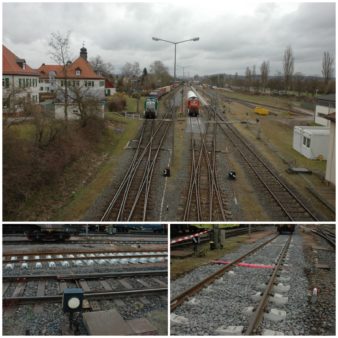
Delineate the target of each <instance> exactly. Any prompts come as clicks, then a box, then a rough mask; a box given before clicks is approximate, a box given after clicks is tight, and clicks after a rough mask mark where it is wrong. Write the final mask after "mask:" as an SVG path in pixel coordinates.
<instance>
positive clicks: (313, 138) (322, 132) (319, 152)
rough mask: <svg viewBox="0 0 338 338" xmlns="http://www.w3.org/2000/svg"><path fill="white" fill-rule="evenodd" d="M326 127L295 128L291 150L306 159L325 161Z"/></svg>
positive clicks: (327, 136)
mask: <svg viewBox="0 0 338 338" xmlns="http://www.w3.org/2000/svg"><path fill="white" fill-rule="evenodd" d="M329 134H330V128H328V127H308V126H295V127H294V130H293V149H295V150H296V151H298V152H299V153H301V154H302V155H303V156H305V157H306V158H308V159H311V160H314V159H323V160H326V159H327V158H328V154H329Z"/></svg>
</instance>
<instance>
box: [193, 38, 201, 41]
mask: <svg viewBox="0 0 338 338" xmlns="http://www.w3.org/2000/svg"><path fill="white" fill-rule="evenodd" d="M199 39H200V38H199V37H196V38H193V39H192V41H198V40H199Z"/></svg>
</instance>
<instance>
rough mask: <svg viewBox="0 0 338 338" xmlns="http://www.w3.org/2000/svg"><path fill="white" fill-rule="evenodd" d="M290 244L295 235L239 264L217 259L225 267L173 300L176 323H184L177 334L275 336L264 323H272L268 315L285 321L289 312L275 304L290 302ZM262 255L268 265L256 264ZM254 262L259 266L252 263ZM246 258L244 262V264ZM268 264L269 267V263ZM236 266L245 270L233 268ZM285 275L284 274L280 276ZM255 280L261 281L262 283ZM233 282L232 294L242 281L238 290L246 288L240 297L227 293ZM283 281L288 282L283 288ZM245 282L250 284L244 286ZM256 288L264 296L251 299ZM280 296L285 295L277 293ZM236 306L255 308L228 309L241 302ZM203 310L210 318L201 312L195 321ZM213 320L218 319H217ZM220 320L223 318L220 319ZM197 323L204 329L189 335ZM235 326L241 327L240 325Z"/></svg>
mask: <svg viewBox="0 0 338 338" xmlns="http://www.w3.org/2000/svg"><path fill="white" fill-rule="evenodd" d="M291 240H292V235H290V236H283V235H277V236H274V237H272V238H269V240H268V241H265V242H264V243H262V244H260V245H259V246H256V247H254V248H253V249H251V250H250V251H248V252H246V253H245V254H243V255H242V256H241V257H238V258H236V259H234V260H231V261H229V262H227V261H222V260H221V261H216V262H215V263H217V264H222V265H223V267H222V268H221V269H219V270H217V271H216V272H214V273H213V274H211V275H209V276H207V277H205V278H204V279H203V280H202V281H200V282H198V283H197V284H196V285H194V286H193V287H191V288H189V289H187V290H185V291H184V292H181V293H180V294H178V295H176V296H175V297H174V298H173V299H171V303H170V304H171V311H172V325H174V326H175V324H179V323H180V325H181V326H176V328H175V327H174V334H179V335H180V334H188V335H189V334H194V335H200V334H203V335H265V334H269V335H274V332H273V331H269V330H268V329H267V330H266V329H265V321H266V320H269V319H267V318H268V317H269V316H270V317H274V316H275V318H273V319H272V320H274V319H276V321H280V320H284V319H285V313H284V312H283V311H280V310H277V309H275V308H276V307H278V305H271V304H272V303H271V302H274V301H276V303H277V304H278V301H280V304H283V302H284V301H285V300H286V299H287V297H285V293H286V292H287V290H288V288H289V287H288V286H286V285H284V284H285V282H287V281H289V280H290V277H288V276H287V275H286V274H285V273H287V269H288V264H287V260H288V258H287V255H288V250H289V247H290V243H291ZM265 252H269V255H270V256H272V257H271V258H269V259H268V260H267V258H266V254H265ZM260 257H261V260H262V261H265V264H257V261H258V262H259V258H260ZM250 259H251V261H253V262H255V263H248V262H250ZM244 260H245V263H243V262H244ZM267 261H268V262H269V263H270V265H269V264H267ZM237 265H238V266H243V268H236V269H235V270H234V268H235V266H237ZM283 265H284V267H283ZM282 268H283V269H284V270H283V271H282ZM237 269H241V271H240V272H238V275H237V273H236V272H234V271H237ZM285 269H286V270H285ZM230 270H231V271H230ZM229 271H230V272H229ZM281 271H282V272H284V273H281ZM227 272H228V273H227ZM249 272H250V274H249ZM246 273H247V275H246ZM250 276H251V277H250ZM281 276H282V277H281ZM240 278H242V279H243V281H242V279H240ZM255 278H257V281H256V280H255ZM234 279H235V280H236V282H235V284H234V285H232V287H231V290H233V289H234V288H236V285H237V283H238V288H243V290H240V289H239V290H238V294H236V293H231V291H227V285H228V284H233V283H234ZM277 280H278V283H277ZM262 281H264V282H262ZM281 281H284V284H283V282H281ZM242 284H243V285H242ZM244 284H246V285H247V286H244ZM252 284H253V285H255V286H256V287H258V288H259V292H257V293H256V294H255V295H254V296H252V297H250V294H252V291H251V288H250V287H248V285H252ZM277 284H278V286H277ZM239 285H241V286H239ZM246 288H248V289H246ZM273 288H274V290H273ZM229 289H230V288H229ZM276 290H277V291H276ZM278 292H279V293H282V294H283V295H280V294H277V293H278ZM213 298H215V299H217V298H218V300H217V301H216V300H215V301H213ZM227 298H228V299H229V301H228V302H227V301H226V299H227ZM246 298H247V299H246ZM230 299H231V301H230ZM236 299H237V300H236ZM236 302H237V303H243V304H247V305H250V303H251V304H253V305H251V306H249V307H247V308H245V307H241V306H239V308H238V307H237V306H234V305H232V306H233V308H231V305H227V303H229V304H230V303H231V304H236ZM218 303H219V304H218ZM212 304H213V305H212ZM221 304H223V305H221ZM228 307H230V308H228ZM200 308H203V311H202V312H201V313H209V316H208V318H209V319H206V318H202V316H203V315H202V314H199V315H197V316H195V317H193V315H192V314H193V313H195V314H197V313H199V310H198V309H200ZM229 311H230V312H229ZM190 312H191V315H190V314H189V313H190ZM211 318H214V320H213V319H211ZM220 318H222V319H221V320H220ZM263 318H264V320H263ZM194 321H196V325H198V326H199V325H200V330H201V331H190V330H191V328H192V327H194ZM214 321H215V323H214ZM188 322H189V324H188ZM197 323H199V324H197ZM230 323H231V324H230ZM232 323H235V324H237V326H236V325H235V324H232ZM229 324H230V325H229ZM189 327H190V328H189ZM176 330H177V331H176ZM180 330H182V331H180ZM184 330H186V331H184Z"/></svg>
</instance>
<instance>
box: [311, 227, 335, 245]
mask: <svg viewBox="0 0 338 338" xmlns="http://www.w3.org/2000/svg"><path fill="white" fill-rule="evenodd" d="M311 231H312V232H313V233H314V234H316V235H318V236H320V237H322V238H324V239H325V240H326V241H327V242H328V243H329V244H330V245H331V246H332V247H334V248H335V247H336V240H335V239H333V238H332V236H330V235H329V236H328V235H327V234H325V232H323V231H321V230H311ZM330 237H331V238H330Z"/></svg>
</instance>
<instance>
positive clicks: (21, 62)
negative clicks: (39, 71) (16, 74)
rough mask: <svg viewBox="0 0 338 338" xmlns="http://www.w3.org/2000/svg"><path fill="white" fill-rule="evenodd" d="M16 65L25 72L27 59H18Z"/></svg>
mask: <svg viewBox="0 0 338 338" xmlns="http://www.w3.org/2000/svg"><path fill="white" fill-rule="evenodd" d="M16 63H17V64H18V66H19V67H20V68H21V69H23V70H25V69H26V60H25V59H19V58H17V59H16Z"/></svg>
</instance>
